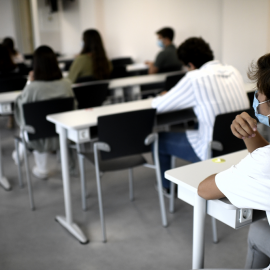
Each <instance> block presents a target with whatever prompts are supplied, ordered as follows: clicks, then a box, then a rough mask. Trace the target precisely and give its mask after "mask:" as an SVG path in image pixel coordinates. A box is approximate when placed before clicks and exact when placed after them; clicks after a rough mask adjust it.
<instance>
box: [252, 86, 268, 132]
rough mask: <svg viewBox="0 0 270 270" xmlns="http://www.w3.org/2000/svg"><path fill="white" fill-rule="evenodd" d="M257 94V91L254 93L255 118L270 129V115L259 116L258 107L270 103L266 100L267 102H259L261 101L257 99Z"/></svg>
mask: <svg viewBox="0 0 270 270" xmlns="http://www.w3.org/2000/svg"><path fill="white" fill-rule="evenodd" d="M257 93H258V91H256V92H255V93H254V99H253V109H254V111H255V116H256V117H257V118H258V120H259V122H260V123H262V124H264V125H266V126H268V127H270V125H269V118H268V116H270V114H268V115H262V114H259V113H258V106H259V105H260V104H263V103H266V102H268V101H269V100H266V101H263V102H259V100H258V99H257V97H256V94H257Z"/></svg>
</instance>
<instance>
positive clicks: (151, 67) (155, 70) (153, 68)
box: [148, 63, 158, 74]
mask: <svg viewBox="0 0 270 270" xmlns="http://www.w3.org/2000/svg"><path fill="white" fill-rule="evenodd" d="M148 66H149V69H148V74H155V73H158V67H156V66H155V65H154V63H150V64H149V65H148Z"/></svg>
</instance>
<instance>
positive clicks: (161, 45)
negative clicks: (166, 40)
mask: <svg viewBox="0 0 270 270" xmlns="http://www.w3.org/2000/svg"><path fill="white" fill-rule="evenodd" d="M157 45H158V46H159V47H160V48H164V44H163V41H162V40H161V39H158V41H157Z"/></svg>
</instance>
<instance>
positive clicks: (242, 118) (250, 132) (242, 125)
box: [231, 112, 257, 139]
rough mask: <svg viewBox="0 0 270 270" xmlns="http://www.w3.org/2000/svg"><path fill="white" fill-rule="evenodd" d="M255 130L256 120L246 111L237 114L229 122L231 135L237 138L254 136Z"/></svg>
mask: <svg viewBox="0 0 270 270" xmlns="http://www.w3.org/2000/svg"><path fill="white" fill-rule="evenodd" d="M256 130H257V121H256V120H255V119H254V118H252V117H251V116H250V115H249V114H248V113H246V112H242V113H241V114H239V115H237V116H236V117H235V119H234V120H233V122H232V124H231V131H232V133H233V135H234V136H235V137H237V138H239V139H247V138H253V137H255V136H256Z"/></svg>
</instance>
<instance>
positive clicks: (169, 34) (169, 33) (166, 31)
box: [156, 27, 174, 41]
mask: <svg viewBox="0 0 270 270" xmlns="http://www.w3.org/2000/svg"><path fill="white" fill-rule="evenodd" d="M156 34H157V35H161V36H162V37H163V38H168V39H169V40H170V41H172V40H173V37H174V31H173V29H172V28H170V27H164V28H162V29H160V30H159V31H157V32H156Z"/></svg>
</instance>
